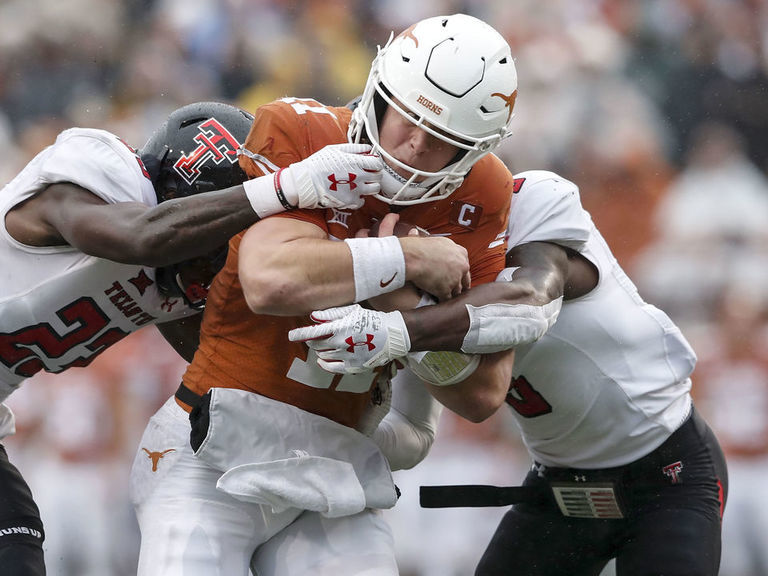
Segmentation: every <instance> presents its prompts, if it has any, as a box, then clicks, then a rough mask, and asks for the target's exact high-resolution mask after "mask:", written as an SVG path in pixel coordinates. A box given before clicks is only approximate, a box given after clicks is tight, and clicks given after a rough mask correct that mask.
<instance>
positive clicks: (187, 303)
mask: <svg viewBox="0 0 768 576" xmlns="http://www.w3.org/2000/svg"><path fill="white" fill-rule="evenodd" d="M252 120H253V117H252V116H251V115H250V114H248V113H246V112H244V111H243V110H240V109H239V108H237V107H235V106H231V105H228V104H224V103H220V102H198V103H194V104H189V105H187V106H183V107H182V108H179V109H178V110H176V111H174V112H173V113H172V114H171V115H170V116H169V118H168V119H167V120H166V122H165V123H164V124H163V125H162V126H161V127H159V128H158V129H157V130H156V131H155V133H154V134H153V135H152V136H151V137H150V139H149V140H148V141H147V143H146V144H145V145H144V146H143V147H142V148H141V150H139V151H138V152H137V151H135V150H134V149H133V148H131V147H129V146H128V145H127V144H126V143H125V142H124V141H123V140H122V139H120V138H119V137H118V136H116V135H115V134H112V133H110V132H106V131H104V130H97V129H90V128H70V129H69V130H66V131H64V132H62V133H61V134H60V135H59V136H58V137H57V139H56V141H55V142H54V143H53V144H52V145H50V146H49V147H47V148H46V149H45V150H43V151H41V152H40V153H39V154H38V155H37V156H36V157H35V158H34V159H33V160H32V161H31V162H30V163H29V164H28V165H27V166H26V167H25V168H24V169H23V170H22V171H21V172H20V173H19V175H18V176H17V177H16V178H14V179H13V180H12V181H11V182H9V183H8V184H7V185H6V186H5V187H3V189H2V193H0V262H2V266H0V402H4V401H5V399H6V398H7V397H8V396H10V395H11V394H12V393H13V392H14V391H15V390H16V389H17V388H18V387H19V386H21V385H22V384H23V382H24V381H25V380H26V379H27V378H29V377H31V376H33V375H35V374H36V373H38V372H39V371H41V370H45V371H47V372H52V373H59V372H62V371H64V370H68V369H69V368H70V367H78V366H79V367H82V366H86V365H88V364H89V363H90V362H91V360H93V358H95V357H96V356H97V355H98V354H100V353H101V352H102V351H104V350H105V349H106V348H108V347H109V346H111V345H112V344H114V343H115V342H117V341H119V340H120V339H121V338H123V337H125V336H127V335H128V334H130V333H132V332H134V331H136V330H138V329H139V328H141V327H143V326H149V325H152V324H156V325H158V328H160V330H161V332H163V334H164V335H165V336H166V338H167V339H168V340H169V341H170V342H172V343H173V344H174V345H175V346H176V349H177V351H178V352H179V353H180V354H181V355H182V356H184V357H185V358H191V355H192V353H193V352H194V348H195V345H196V343H197V335H196V323H198V324H199V318H200V314H199V312H200V310H201V308H202V307H203V305H204V303H205V293H206V287H207V285H208V284H209V283H210V280H211V278H212V277H213V275H214V274H215V273H216V271H217V269H218V268H219V267H221V265H222V264H223V258H218V256H219V255H222V254H223V253H224V252H226V241H227V239H229V238H230V237H231V236H232V235H233V234H235V233H237V232H238V231H241V230H243V229H244V228H245V227H247V226H248V225H250V224H252V223H253V222H255V221H257V220H258V219H259V218H260V217H266V216H268V215H270V214H274V213H275V212H278V211H282V210H284V209H286V208H288V207H292V206H295V205H300V206H304V207H309V206H311V207H317V206H341V205H345V206H349V207H356V206H358V205H359V204H361V203H362V200H361V199H360V195H359V193H360V192H363V193H368V194H370V193H374V192H377V191H378V190H379V186H378V180H379V179H380V169H379V166H380V164H381V161H380V159H378V158H377V157H375V156H372V155H370V154H368V152H369V151H370V146H357V145H349V144H345V145H343V146H341V147H339V146H334V147H329V148H326V149H323V150H321V151H320V152H319V153H317V154H315V155H312V156H310V157H309V158H307V159H306V160H304V161H302V162H299V163H296V164H294V165H293V166H291V167H289V168H288V169H287V170H288V171H289V172H290V174H289V179H287V180H286V179H285V178H283V186H282V189H281V190H279V191H278V190H277V189H276V188H275V186H274V180H273V178H272V176H264V177H263V178H261V179H251V180H247V181H246V177H245V174H244V172H243V171H242V169H241V168H240V167H239V166H238V161H237V158H238V151H239V148H240V147H241V145H242V143H243V142H244V141H245V139H246V137H247V135H248V133H249V131H250V129H251V123H252ZM340 169H343V170H345V171H347V172H351V173H353V174H355V175H356V176H359V180H360V181H361V182H369V183H368V184H363V185H361V186H359V187H358V188H357V189H356V190H354V191H352V190H348V189H338V190H331V189H330V184H329V183H328V181H327V178H326V176H327V175H328V174H332V173H334V171H338V170H340ZM286 184H287V185H288V187H287V188H286V187H285V185H286ZM278 192H280V194H282V196H280V195H278ZM286 205H287V206H286ZM189 259H192V260H189ZM14 430H15V428H14V416H13V413H12V412H11V410H10V409H9V408H8V407H7V406H6V405H5V404H0V440H1V439H2V438H4V437H6V436H9V435H11V434H13V433H14ZM44 537H45V533H44V529H43V522H42V520H41V517H40V513H39V511H38V508H37V505H36V504H35V501H34V499H33V497H32V494H31V491H30V489H29V486H28V485H27V483H26V481H25V480H24V478H23V477H22V475H21V473H20V472H19V470H18V469H17V468H16V467H15V466H14V465H13V464H12V463H11V462H10V461H9V459H8V457H7V455H6V451H5V448H4V447H3V445H2V444H0V573H2V574H15V575H18V576H38V575H41V574H45V563H44V559H43V547H42V544H43V541H44Z"/></svg>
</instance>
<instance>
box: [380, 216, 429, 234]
mask: <svg viewBox="0 0 768 576" xmlns="http://www.w3.org/2000/svg"><path fill="white" fill-rule="evenodd" d="M381 222H382V220H376V221H374V222H373V224H371V227H370V229H369V230H368V236H376V237H378V235H379V225H380V224H381ZM414 229H415V230H416V231H417V232H418V235H419V236H429V232H427V231H426V230H424V228H421V227H419V226H417V225H416V224H410V223H408V222H403V221H401V220H398V221H397V223H395V228H394V230H393V233H392V235H393V236H397V237H398V238H402V237H403V236H408V235H409V234H410V233H411V231H412V230H414Z"/></svg>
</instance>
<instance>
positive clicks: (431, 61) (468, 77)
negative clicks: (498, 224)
mask: <svg viewBox="0 0 768 576" xmlns="http://www.w3.org/2000/svg"><path fill="white" fill-rule="evenodd" d="M516 89H517V74H516V71H515V67H514V62H513V61H512V58H511V54H510V51H509V46H508V45H507V43H506V42H505V41H504V40H503V38H501V36H500V35H499V34H498V32H496V31H495V30H493V28H491V27H490V26H488V25H487V24H485V23H484V22H482V21H480V20H477V19H475V18H472V17H469V16H465V15H462V14H457V15H453V16H444V17H436V18H429V19H427V20H424V21H422V22H419V23H417V24H415V25H414V26H412V27H411V28H409V29H408V30H406V31H405V32H403V33H402V34H400V35H399V36H397V37H396V38H394V40H393V39H392V37H390V40H389V42H387V44H386V45H385V46H384V48H380V49H379V50H378V54H377V56H376V58H375V59H374V61H373V64H372V65H371V72H370V74H369V77H368V81H367V82H366V86H365V91H364V92H363V95H362V97H361V100H360V103H359V105H358V106H357V107H356V108H355V109H354V112H353V115H352V120H351V122H350V126H349V131H348V138H349V140H350V141H351V142H360V141H361V140H365V139H367V140H368V142H369V143H370V144H371V145H372V146H373V147H374V149H375V151H376V152H378V153H379V154H381V156H382V157H383V159H384V160H385V162H386V165H387V166H386V169H385V171H384V177H383V179H382V191H381V192H380V193H379V194H377V195H376V196H377V198H379V199H380V200H382V201H384V202H386V203H389V204H396V205H410V204H419V203H422V202H429V201H433V200H440V199H442V198H445V197H447V196H449V195H450V194H451V193H453V192H454V191H455V190H456V189H457V188H458V187H459V186H461V184H462V182H463V181H464V178H465V177H466V175H467V174H468V173H469V171H470V169H471V168H472V166H473V165H474V164H475V162H477V161H478V160H480V158H482V157H483V156H485V155H486V154H488V153H489V152H491V151H493V150H494V149H495V148H496V147H498V146H499V144H500V143H501V141H502V140H503V139H504V138H506V137H508V136H509V135H510V134H511V132H510V130H509V123H510V121H511V119H512V108H513V106H514V98H515V96H516ZM386 106H389V107H391V108H392V109H393V110H395V111H397V112H398V113H399V114H400V115H401V116H403V117H404V118H406V119H407V120H408V121H409V122H411V123H412V124H413V125H415V126H418V127H419V128H420V129H422V130H425V131H426V132H427V133H429V134H430V135H432V136H434V137H436V138H439V139H440V140H442V141H443V142H446V143H447V144H450V145H451V146H454V147H456V149H457V150H458V153H457V154H456V155H455V156H454V158H453V159H452V160H451V161H450V162H449V163H448V165H447V166H445V167H443V168H442V169H440V170H438V171H435V172H427V171H424V170H419V169H417V168H415V167H413V166H409V165H407V164H405V163H403V162H401V161H399V160H398V159H397V158H395V157H394V156H393V155H392V154H390V153H389V152H388V151H387V150H384V149H383V148H382V146H381V144H380V141H379V126H380V121H381V118H382V116H383V110H384V108H385V107H386ZM395 167H397V168H399V169H402V171H406V172H408V173H410V174H411V176H410V177H409V178H403V177H402V176H400V175H399V174H397V172H396V171H395V170H394V168H395Z"/></svg>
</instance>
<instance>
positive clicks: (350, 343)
mask: <svg viewBox="0 0 768 576" xmlns="http://www.w3.org/2000/svg"><path fill="white" fill-rule="evenodd" d="M310 318H312V320H313V321H315V322H317V323H318V324H315V325H313V326H303V327H301V328H294V329H293V330H291V331H290V332H289V333H288V338H289V340H291V342H305V343H306V344H307V346H309V347H310V348H312V349H313V350H314V351H315V352H317V356H318V360H317V363H318V365H319V366H320V367H321V368H322V369H324V370H326V371H328V372H333V373H334V374H359V373H360V372H366V371H369V370H372V369H373V368H375V367H377V366H383V365H384V364H387V363H389V362H391V361H392V360H395V359H397V358H402V357H403V356H405V355H406V354H407V353H408V351H409V350H410V349H411V339H410V337H409V336H408V328H407V327H406V326H405V322H404V321H403V316H402V314H400V312H397V311H395V312H379V311H378V310H368V309H366V308H363V307H362V306H360V305H358V304H352V305H351V306H342V307H339V308H328V309H327V310H318V311H315V312H312V315H311V316H310Z"/></svg>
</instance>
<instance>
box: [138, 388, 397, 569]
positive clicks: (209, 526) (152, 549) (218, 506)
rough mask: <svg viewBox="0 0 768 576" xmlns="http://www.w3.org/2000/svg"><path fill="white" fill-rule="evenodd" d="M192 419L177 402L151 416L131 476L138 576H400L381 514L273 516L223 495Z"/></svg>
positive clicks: (291, 513) (293, 512)
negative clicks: (201, 453) (192, 436)
mask: <svg viewBox="0 0 768 576" xmlns="http://www.w3.org/2000/svg"><path fill="white" fill-rule="evenodd" d="M188 418H189V417H188V414H187V413H186V412H185V411H184V410H183V409H182V408H181V407H179V405H178V404H177V403H176V402H175V400H174V398H173V397H171V398H170V399H169V400H168V401H167V402H166V403H165V405H164V406H163V407H162V408H160V410H158V411H157V413H155V415H154V416H153V417H152V418H151V419H150V421H149V424H148V425H147V428H146V429H145V431H144V435H143V437H142V439H141V443H140V444H139V447H138V451H137V453H136V458H135V460H134V464H133V468H132V470H131V499H132V501H133V504H134V507H135V509H136V515H137V518H138V521H139V527H140V529H141V552H140V556H139V570H138V576H248V574H249V566H250V565H251V561H252V563H253V564H252V568H253V573H254V574H255V575H256V576H302V575H307V576H309V575H312V576H325V575H327V576H396V575H397V574H398V570H397V564H396V562H395V552H394V542H393V537H392V533H391V530H390V528H389V525H388V524H387V522H386V521H385V520H384V518H383V515H382V514H381V512H379V511H376V510H371V509H366V510H364V511H363V512H361V513H359V514H355V515H353V516H344V517H341V518H326V517H324V516H322V515H320V514H318V513H316V512H307V511H303V510H299V509H295V508H290V509H287V510H285V511H283V512H281V513H278V514H276V513H273V512H272V510H271V508H270V507H268V506H262V505H258V504H253V503H248V502H241V501H239V500H236V499H235V498H233V497H231V496H230V495H228V494H226V493H224V492H221V491H219V490H217V489H216V482H217V480H218V479H219V477H220V476H221V472H219V471H217V470H215V469H213V468H211V467H209V466H207V465H206V464H205V463H203V462H202V461H200V460H199V459H198V458H197V457H195V455H194V454H193V452H192V448H191V447H190V445H189V433H190V424H189V419H188Z"/></svg>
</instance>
